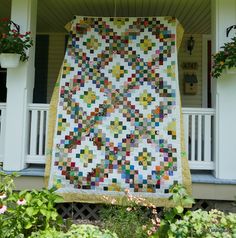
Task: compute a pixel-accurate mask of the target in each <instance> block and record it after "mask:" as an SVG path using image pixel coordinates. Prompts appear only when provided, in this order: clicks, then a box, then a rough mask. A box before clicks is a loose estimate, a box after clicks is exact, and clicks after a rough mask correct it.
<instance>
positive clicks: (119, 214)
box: [101, 190, 160, 238]
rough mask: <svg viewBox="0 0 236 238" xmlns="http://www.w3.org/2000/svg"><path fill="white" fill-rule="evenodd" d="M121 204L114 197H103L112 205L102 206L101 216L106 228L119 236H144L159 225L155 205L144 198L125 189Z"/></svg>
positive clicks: (133, 237) (148, 234)
mask: <svg viewBox="0 0 236 238" xmlns="http://www.w3.org/2000/svg"><path fill="white" fill-rule="evenodd" d="M125 193H126V197H124V199H123V200H122V202H121V203H122V205H115V204H117V203H118V201H116V199H114V198H113V199H111V198H109V197H105V199H106V200H107V202H110V203H111V204H112V205H108V206H106V207H104V209H102V211H101V218H102V221H103V223H104V226H105V228H106V229H109V230H110V231H113V232H115V233H116V234H117V235H118V236H119V238H128V237H129V238H145V237H149V236H150V235H151V234H153V233H154V232H155V231H156V230H157V229H158V227H159V223H160V220H159V218H158V216H157V211H156V207H155V206H154V205H153V204H151V203H148V202H147V201H146V200H145V199H143V198H140V197H135V196H133V195H131V194H130V193H129V191H128V190H127V191H125Z"/></svg>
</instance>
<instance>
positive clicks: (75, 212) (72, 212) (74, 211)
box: [57, 203, 102, 220]
mask: <svg viewBox="0 0 236 238" xmlns="http://www.w3.org/2000/svg"><path fill="white" fill-rule="evenodd" d="M101 207H102V205H99V204H87V203H86V204H85V203H60V204H57V211H58V213H59V214H61V216H62V217H63V218H64V219H67V218H71V219H73V220H78V219H85V220H98V219H99V210H100V209H101Z"/></svg>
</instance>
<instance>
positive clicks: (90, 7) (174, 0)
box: [0, 0, 211, 34]
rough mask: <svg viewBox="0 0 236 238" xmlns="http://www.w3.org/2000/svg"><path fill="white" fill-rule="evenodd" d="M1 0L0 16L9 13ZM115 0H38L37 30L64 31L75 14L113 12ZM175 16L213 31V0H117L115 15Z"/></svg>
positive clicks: (198, 30) (194, 29) (198, 29)
mask: <svg viewBox="0 0 236 238" xmlns="http://www.w3.org/2000/svg"><path fill="white" fill-rule="evenodd" d="M10 2H11V1H10V0H9V1H6V0H0V6H1V11H0V17H6V16H9V15H10ZM114 2H115V0H38V21H37V24H38V25H37V31H38V32H63V31H64V25H65V24H66V23H67V22H69V21H70V20H71V19H72V18H73V16H74V15H82V16H114V14H115V13H114V12H115V11H114ZM167 15H168V16H175V17H176V18H177V19H178V20H179V21H180V22H181V24H182V25H183V27H184V29H185V33H191V34H194V33H195V34H210V32H211V0H116V16H167Z"/></svg>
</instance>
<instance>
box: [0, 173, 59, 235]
mask: <svg viewBox="0 0 236 238" xmlns="http://www.w3.org/2000/svg"><path fill="white" fill-rule="evenodd" d="M0 178H1V180H0V181H1V182H0V188H1V189H2V190H1V194H2V195H1V198H0V224H1V229H0V237H1V238H13V237H20V235H21V236H22V237H24V236H26V237H27V236H28V235H30V234H31V232H32V231H37V230H45V229H47V228H49V226H55V227H57V226H58V225H59V224H61V223H62V218H61V217H60V216H59V214H58V213H57V210H56V208H55V207H54V205H55V203H56V202H59V201H62V199H61V197H60V196H58V195H57V194H56V193H54V192H53V191H52V190H47V189H43V190H41V191H36V190H32V191H22V192H19V193H18V192H13V188H14V175H7V174H4V173H1V174H0ZM6 183H8V184H6Z"/></svg>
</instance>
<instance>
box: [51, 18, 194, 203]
mask: <svg viewBox="0 0 236 238" xmlns="http://www.w3.org/2000/svg"><path fill="white" fill-rule="evenodd" d="M67 29H68V30H69V33H70V38H69V42H68V45H67V50H66V54H65V58H64V61H63V64H62V67H61V72H60V74H59V77H58V82H57V85H56V87H55V90H54V95H53V98H52V102H51V112H50V123H49V129H50V132H49V135H48V145H49V146H48V148H49V150H48V161H47V174H46V177H47V179H48V186H49V187H55V188H56V189H57V191H58V193H60V194H62V195H63V196H64V198H65V199H66V200H67V201H80V202H81V201H86V202H103V201H104V200H103V196H104V195H105V196H112V197H122V196H123V195H124V190H125V189H128V190H129V191H130V193H133V194H135V195H136V196H141V197H144V198H147V199H149V200H151V201H154V202H155V203H156V204H158V205H168V198H169V196H170V195H171V193H170V187H171V186H172V185H173V184H177V183H184V184H185V185H186V186H187V187H188V188H189V185H190V177H189V168H188V165H187V163H186V158H185V153H184V146H183V144H184V143H183V128H182V126H181V105H180V93H179V81H178V65H177V48H178V45H179V43H180V40H181V37H182V30H181V29H182V28H181V26H180V24H179V23H178V21H177V20H176V19H175V18H172V17H145V18H137V17H135V18H132V17H131V18H106V17H75V18H74V20H73V21H72V22H70V23H69V24H68V25H67ZM179 38H180V39H179Z"/></svg>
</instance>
